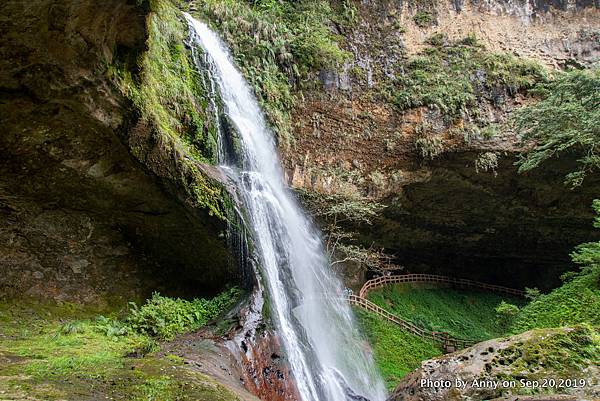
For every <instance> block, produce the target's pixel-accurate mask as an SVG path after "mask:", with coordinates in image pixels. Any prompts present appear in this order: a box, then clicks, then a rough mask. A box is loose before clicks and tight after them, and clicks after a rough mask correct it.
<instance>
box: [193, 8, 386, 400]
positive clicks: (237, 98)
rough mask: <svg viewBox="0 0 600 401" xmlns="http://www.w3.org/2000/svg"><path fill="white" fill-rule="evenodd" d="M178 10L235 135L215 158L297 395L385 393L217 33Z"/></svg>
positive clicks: (379, 396)
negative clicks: (244, 222) (241, 218)
mask: <svg viewBox="0 0 600 401" xmlns="http://www.w3.org/2000/svg"><path fill="white" fill-rule="evenodd" d="M185 17H186V19H187V21H188V23H189V26H190V42H191V44H192V50H193V51H194V52H195V53H196V54H195V58H196V59H197V60H199V59H200V57H199V56H198V53H199V52H200V51H201V53H202V64H203V65H199V66H198V67H199V68H200V69H208V76H209V79H210V81H211V82H210V87H211V90H213V91H215V92H214V95H215V96H216V95H218V97H219V98H220V100H221V102H220V103H222V105H223V109H224V110H222V111H223V112H224V113H225V115H226V116H227V118H228V121H229V124H230V125H232V128H233V130H230V131H235V134H236V135H237V136H238V138H237V140H238V141H239V143H236V144H235V145H233V146H225V145H224V143H225V142H228V143H230V144H231V142H232V138H224V137H220V139H219V141H220V150H219V156H220V159H221V160H220V161H219V162H220V163H222V164H223V166H222V167H223V168H224V169H226V170H227V171H228V172H229V175H230V177H231V179H232V180H233V181H234V182H235V183H236V187H237V191H238V192H239V196H240V198H241V200H242V202H243V204H244V207H245V209H246V213H247V218H248V225H249V228H250V230H251V231H252V234H253V235H252V237H253V240H254V245H255V248H256V249H255V251H256V253H257V257H258V260H259V262H260V266H261V275H262V277H263V282H264V284H265V286H266V287H267V289H268V294H269V300H270V303H271V315H272V317H273V318H274V321H275V324H276V327H277V332H278V335H279V336H281V339H282V341H283V345H284V348H285V352H286V355H287V358H288V361H289V365H290V368H291V371H292V374H293V376H294V379H295V382H296V385H297V388H298V391H299V393H300V395H301V397H302V400H303V401H366V400H368V401H383V400H385V398H386V392H385V388H384V386H383V382H382V380H381V379H380V377H379V375H378V373H377V370H376V369H375V366H374V363H373V360H372V357H371V356H370V350H369V346H368V344H367V343H366V342H365V340H364V339H363V338H362V337H361V336H360V333H359V332H358V330H357V328H356V325H355V322H354V318H353V316H352V311H351V310H350V307H349V305H348V304H347V302H346V301H345V300H343V299H342V298H341V295H342V294H343V287H342V284H341V282H340V280H339V279H338V278H337V277H336V275H335V274H334V272H333V271H332V270H331V269H330V266H329V261H328V260H327V257H326V256H325V252H324V250H323V245H322V242H321V239H320V236H319V234H318V232H317V231H316V229H315V228H314V227H313V225H312V223H311V222H310V220H309V219H308V218H307V217H306V216H305V215H304V213H303V212H302V209H301V208H300V207H299V206H298V204H297V203H296V201H295V199H294V198H293V196H292V195H291V194H290V192H289V190H288V189H287V188H286V185H285V182H284V177H283V172H282V169H281V167H280V163H279V159H278V156H277V151H276V146H275V143H274V140H273V136H272V133H271V132H270V130H269V129H268V128H267V124H266V122H265V118H264V116H263V114H262V111H261V109H260V107H259V105H258V103H257V101H256V99H255V98H254V95H253V94H252V92H251V90H250V88H249V87H248V85H247V84H246V82H245V80H244V78H243V76H242V75H241V74H240V72H239V71H238V70H237V69H236V68H235V66H234V64H233V62H232V57H231V55H230V54H229V51H228V49H227V47H226V46H225V45H224V44H223V42H222V41H221V40H220V39H219V37H218V36H217V35H216V34H215V33H214V32H212V31H211V30H210V29H209V28H208V26H207V25H206V24H204V23H202V22H200V21H198V20H196V19H194V18H193V17H191V16H190V15H189V14H186V15H185ZM195 46H197V47H196V48H195V49H194V47H195ZM213 106H214V107H217V106H218V105H217V104H216V102H215V103H213ZM224 131H225V130H223V129H221V132H220V135H221V136H222V135H226V133H225V132H224ZM229 134H230V135H231V134H232V133H231V132H229ZM233 148H236V149H237V151H234V150H233ZM232 153H235V154H232Z"/></svg>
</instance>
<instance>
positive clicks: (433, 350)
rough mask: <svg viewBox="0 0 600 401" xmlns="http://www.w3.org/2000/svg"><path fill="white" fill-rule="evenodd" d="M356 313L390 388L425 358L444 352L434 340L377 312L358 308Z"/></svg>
mask: <svg viewBox="0 0 600 401" xmlns="http://www.w3.org/2000/svg"><path fill="white" fill-rule="evenodd" d="M355 313H356V315H357V317H358V321H359V323H360V325H361V328H362V331H363V333H365V334H366V336H367V339H368V340H369V342H370V343H371V346H372V347H373V353H374V357H375V362H376V363H377V366H378V367H379V370H380V371H381V373H382V375H383V378H384V380H385V383H386V386H387V387H388V389H389V390H392V389H393V388H394V387H396V386H397V385H398V382H399V381H400V379H401V378H402V377H404V376H405V375H406V374H408V373H410V372H411V371H413V370H415V369H416V368H418V367H419V366H420V365H421V362H422V361H424V360H426V359H430V358H433V357H435V356H438V355H441V354H442V352H441V350H440V349H439V347H438V346H437V345H436V344H435V343H433V342H430V341H426V340H423V339H422V338H420V337H417V336H415V335H413V334H410V333H407V332H405V331H403V330H402V329H400V327H398V326H396V325H395V324H393V323H390V322H388V321H386V320H383V319H381V318H380V317H379V316H377V315H375V314H372V313H369V312H366V311H363V310H358V309H357V310H355Z"/></svg>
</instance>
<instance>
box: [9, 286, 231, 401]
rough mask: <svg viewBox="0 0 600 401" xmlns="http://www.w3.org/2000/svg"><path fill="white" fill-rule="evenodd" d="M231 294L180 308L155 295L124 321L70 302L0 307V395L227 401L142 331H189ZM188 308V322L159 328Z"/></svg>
mask: <svg viewBox="0 0 600 401" xmlns="http://www.w3.org/2000/svg"><path fill="white" fill-rule="evenodd" d="M234 296H237V291H235V290H231V291H228V292H226V293H224V294H222V295H220V296H218V297H217V298H215V299H213V300H210V301H206V300H195V301H193V302H189V303H187V301H183V300H169V299H168V298H164V297H160V296H159V295H155V296H154V297H153V298H152V299H151V300H150V301H149V302H148V304H147V305H145V306H142V307H141V308H137V307H136V308H134V309H133V311H132V315H131V316H129V317H125V318H118V314H119V312H118V311H108V310H97V309H93V308H90V307H82V306H77V305H71V304H61V305H49V304H39V303H34V302H31V303H27V302H24V301H19V302H15V303H12V302H4V303H0V360H2V364H1V365H0V376H2V377H3V379H2V380H1V381H0V394H3V397H5V396H7V397H8V399H13V398H11V396H14V397H17V398H18V397H19V394H21V395H22V394H26V395H27V396H29V397H39V398H42V399H51V400H57V399H80V398H81V397H83V395H86V394H87V395H90V396H92V397H95V399H104V398H112V399H122V400H135V401H138V400H139V401H147V400H157V401H158V400H161V401H163V400H172V401H175V400H193V399H202V400H207V401H208V400H211V401H212V400H215V401H216V400H234V399H236V398H235V397H234V396H233V394H231V393H229V391H227V390H226V389H224V388H222V387H220V386H218V385H217V384H216V383H214V382H213V381H212V380H210V379H209V378H207V377H205V376H203V375H200V374H197V373H194V372H191V371H189V370H188V369H185V368H184V367H183V363H182V361H181V360H180V359H179V358H176V357H172V356H167V357H161V356H157V355H156V354H155V351H157V350H158V349H159V344H158V343H157V342H156V341H155V339H154V338H153V337H151V336H150V335H148V334H145V333H148V332H150V331H151V330H146V328H147V327H152V328H154V329H155V328H157V327H158V328H159V329H165V328H166V327H168V328H169V329H170V331H168V333H171V332H173V331H174V330H176V331H177V332H181V331H182V330H183V327H185V328H187V329H190V330H193V329H196V328H197V327H199V325H200V322H206V321H207V320H208V318H209V316H213V317H214V316H216V314H218V313H220V312H221V311H222V310H223V308H225V307H226V306H227V305H230V304H231V302H232V297H234ZM190 305H194V306H195V307H196V309H195V311H194V313H196V314H197V315H194V319H195V320H194V321H193V322H191V323H190V322H186V321H183V322H180V323H178V325H176V326H175V327H173V326H168V325H161V324H160V322H168V323H171V324H173V322H175V321H178V320H179V319H180V318H185V317H187V316H186V315H185V313H184V312H182V310H184V309H185V307H189V306H190ZM150 311H151V312H152V313H150ZM185 312H189V310H187V309H186V310H185ZM102 314H104V315H108V316H109V317H104V316H103V315H102ZM140 315H144V316H145V317H146V320H145V324H140V320H142V321H143V319H140ZM147 316H152V319H149V318H147ZM196 316H197V317H196ZM152 324H154V326H152ZM161 333H162V332H161V331H160V330H156V333H154V332H152V333H149V334H153V335H154V334H156V335H157V336H161ZM162 337H165V336H162ZM167 372H168V374H167ZM19 399H20V398H19ZM36 399H37V398H36Z"/></svg>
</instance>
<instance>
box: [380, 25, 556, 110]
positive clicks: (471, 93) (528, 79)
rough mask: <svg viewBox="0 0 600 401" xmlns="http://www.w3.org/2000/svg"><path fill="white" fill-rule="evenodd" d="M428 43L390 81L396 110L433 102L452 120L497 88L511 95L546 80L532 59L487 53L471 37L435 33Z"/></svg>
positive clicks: (430, 104) (432, 104) (472, 107)
mask: <svg viewBox="0 0 600 401" xmlns="http://www.w3.org/2000/svg"><path fill="white" fill-rule="evenodd" d="M429 42H430V43H431V44H432V46H430V47H429V48H427V49H425V51H423V52H422V53H421V54H420V55H418V56H416V57H413V58H411V59H409V60H408V61H407V62H406V63H405V64H404V73H403V74H402V75H401V76H400V77H399V78H398V79H396V80H395V82H393V95H392V97H393V102H394V104H395V105H396V106H397V107H398V108H399V109H400V110H406V109H409V108H413V107H419V106H428V107H432V106H435V107H437V108H439V109H440V111H441V112H442V113H443V114H444V115H446V116H448V117H451V118H454V117H458V116H460V115H461V114H464V113H473V112H474V110H472V109H475V108H476V106H477V103H478V102H480V101H481V100H482V99H483V98H484V97H486V96H489V93H494V92H496V91H497V90H498V89H500V90H501V92H508V93H509V94H511V95H514V94H516V93H518V92H524V91H527V90H528V89H530V88H532V87H533V86H534V84H536V83H537V82H545V81H546V80H547V77H546V72H545V70H544V68H543V67H542V66H541V65H540V64H537V63H534V62H531V61H527V60H523V59H519V58H517V57H514V56H512V55H509V54H497V53H491V52H489V51H486V50H485V49H484V48H483V47H482V46H480V45H479V44H477V42H476V40H474V39H473V38H472V37H468V38H467V39H465V40H463V41H461V42H455V43H448V41H447V40H446V39H445V38H444V37H441V36H439V35H436V36H435V37H434V38H432V39H431V40H430V41H429Z"/></svg>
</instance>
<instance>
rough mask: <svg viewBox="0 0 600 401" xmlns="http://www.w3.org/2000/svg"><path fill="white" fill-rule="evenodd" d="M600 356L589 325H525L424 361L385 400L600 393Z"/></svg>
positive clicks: (573, 396)
mask: <svg viewBox="0 0 600 401" xmlns="http://www.w3.org/2000/svg"><path fill="white" fill-rule="evenodd" d="M599 357H600V348H599V343H598V333H597V332H596V331H594V330H592V329H589V328H585V327H580V328H577V329H543V330H533V331H528V332H525V333H523V334H519V335H517V336H513V337H510V338H503V339H496V340H490V341H485V342H482V343H479V344H477V345H475V346H474V347H471V348H468V349H465V350H462V351H459V352H455V353H453V354H450V355H448V356H444V357H440V358H436V359H432V360H429V361H425V362H423V364H422V366H421V368H419V369H417V370H416V371H414V372H413V373H410V374H409V375H408V376H406V377H405V378H404V379H402V381H401V382H400V384H399V385H398V387H397V388H396V390H395V391H394V394H393V395H392V396H391V397H390V398H389V400H390V401H401V400H403V401H409V400H410V401H416V400H423V401H425V400H427V401H437V400H440V401H441V400H448V401H450V400H483V399H486V400H487V399H495V398H499V397H506V398H502V399H509V397H508V396H510V395H536V394H544V395H543V396H540V398H539V399H549V398H548V396H547V394H563V395H565V396H566V397H565V398H564V399H595V398H597V397H599V396H600V382H599V381H598V378H599V377H600V372H598V358H599ZM519 399H521V398H519ZM525 399H529V398H525ZM531 399H536V398H535V397H532V398H531ZM551 399H555V398H551ZM556 399H563V398H560V397H559V398H556Z"/></svg>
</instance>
